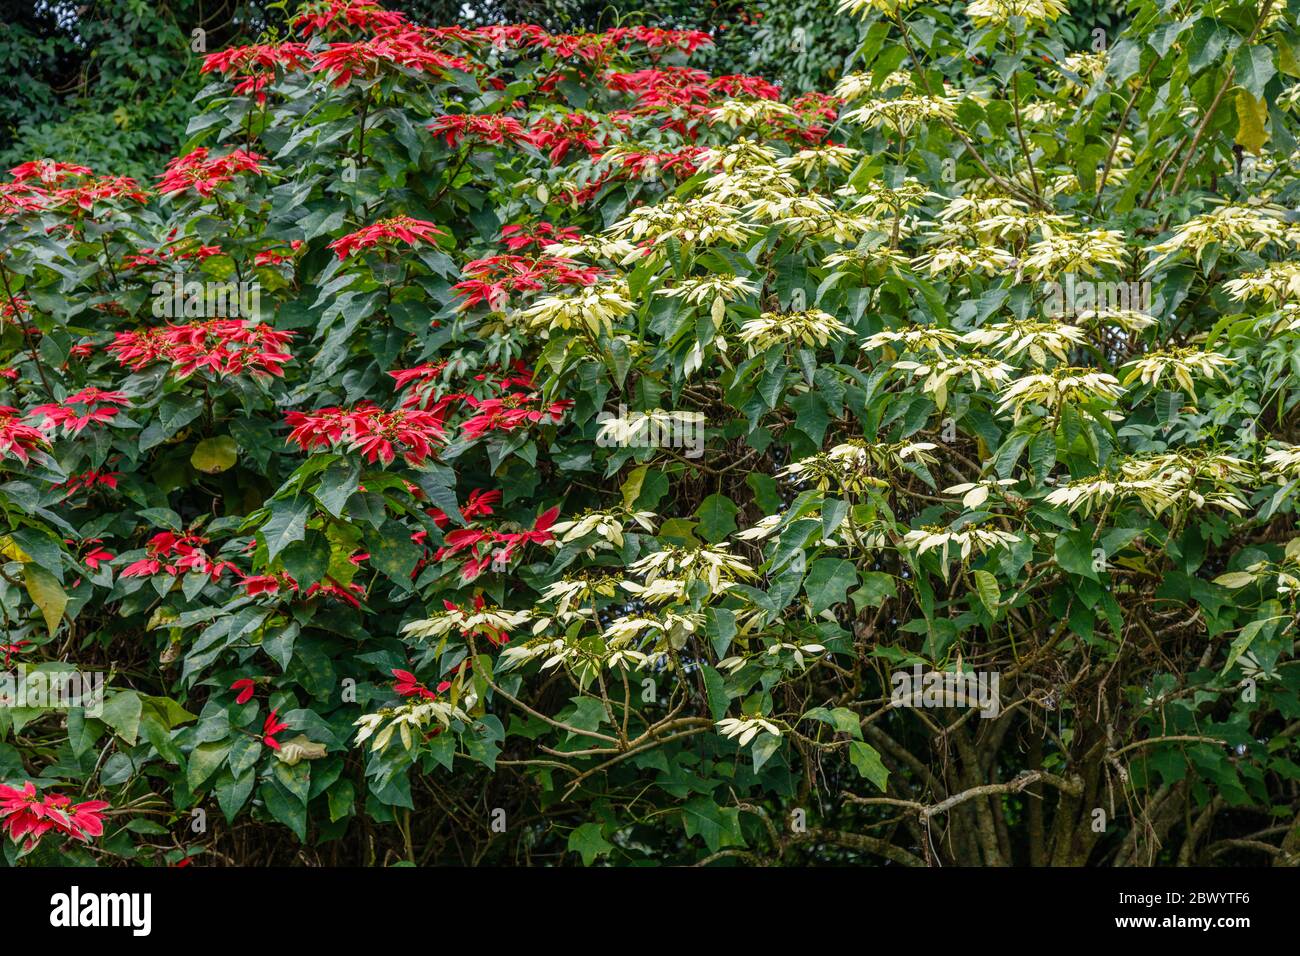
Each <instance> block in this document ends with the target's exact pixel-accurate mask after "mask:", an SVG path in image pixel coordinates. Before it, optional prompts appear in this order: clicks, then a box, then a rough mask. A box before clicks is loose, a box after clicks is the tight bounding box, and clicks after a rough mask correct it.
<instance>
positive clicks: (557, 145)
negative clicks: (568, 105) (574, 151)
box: [526, 113, 605, 166]
mask: <svg viewBox="0 0 1300 956" xmlns="http://www.w3.org/2000/svg"><path fill="white" fill-rule="evenodd" d="M596 129H597V123H596V121H595V120H594V119H592V118H591V117H590V116H584V115H583V114H581V113H568V114H566V115H563V116H542V117H538V119H536V120H535V121H534V122H533V123H532V125H531V126H529V127H528V135H527V137H526V140H527V142H529V143H531V144H532V145H533V146H535V147H536V148H537V149H539V150H544V151H545V152H546V153H547V156H548V158H549V159H550V160H551V165H552V166H555V165H558V164H559V163H560V162H562V161H563V159H564V157H565V156H567V155H568V152H569V149H570V147H573V146H581V147H582V148H583V149H585V150H586V151H587V154H588V156H597V155H599V154H600V152H601V151H602V150H603V149H604V148H605V144H604V141H603V140H601V139H599V138H598V137H597V136H595V135H594V134H595V132H596Z"/></svg>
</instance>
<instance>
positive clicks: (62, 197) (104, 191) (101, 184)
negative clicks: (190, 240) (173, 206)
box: [44, 176, 149, 215]
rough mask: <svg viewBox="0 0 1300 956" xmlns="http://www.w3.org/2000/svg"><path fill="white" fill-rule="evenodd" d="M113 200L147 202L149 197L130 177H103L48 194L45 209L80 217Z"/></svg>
mask: <svg viewBox="0 0 1300 956" xmlns="http://www.w3.org/2000/svg"><path fill="white" fill-rule="evenodd" d="M113 199H130V200H133V201H135V202H147V201H148V199H149V196H148V194H147V193H145V191H144V190H143V189H141V188H140V186H139V184H138V183H136V181H135V180H134V179H132V178H131V177H130V176H101V177H99V178H98V179H92V180H90V181H88V182H84V183H77V184H76V185H74V186H68V187H66V188H63V189H56V190H54V191H53V192H51V193H48V194H47V195H46V197H45V202H44V208H45V209H47V210H49V211H51V212H65V213H71V214H73V215H79V214H81V213H83V212H90V211H91V210H93V209H94V207H95V203H99V202H106V201H109V200H113Z"/></svg>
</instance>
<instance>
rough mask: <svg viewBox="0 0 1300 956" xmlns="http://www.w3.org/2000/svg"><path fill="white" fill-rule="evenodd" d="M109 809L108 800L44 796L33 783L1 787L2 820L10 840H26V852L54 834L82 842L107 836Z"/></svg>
mask: <svg viewBox="0 0 1300 956" xmlns="http://www.w3.org/2000/svg"><path fill="white" fill-rule="evenodd" d="M108 808H109V804H108V803H107V802H106V801H104V800H85V801H82V802H81V803H73V802H72V798H71V797H67V796H64V795H63V794H59V793H48V794H45V795H44V796H42V795H41V794H40V791H38V790H37V789H36V785H35V784H34V783H32V782H31V781H30V780H28V781H26V782H25V783H24V784H23V787H22V789H21V790H19V789H17V788H15V787H10V786H6V785H4V784H0V821H3V824H2V825H3V828H4V830H5V832H6V833H8V834H9V839H10V840H12V841H13V842H14V843H19V842H20V841H26V842H25V843H24V844H23V850H24V852H27V851H30V850H32V849H34V848H35V847H36V844H38V843H40V841H41V838H42V837H43V836H45V834H47V833H49V832H51V831H53V832H55V833H59V834H62V835H63V836H66V837H70V838H72V839H73V840H76V841H78V842H80V843H89V842H90V841H91V840H92V839H94V838H95V837H99V836H103V834H104V811H105V810H107V809H108Z"/></svg>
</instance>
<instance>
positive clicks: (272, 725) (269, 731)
mask: <svg viewBox="0 0 1300 956" xmlns="http://www.w3.org/2000/svg"><path fill="white" fill-rule="evenodd" d="M288 729H289V725H288V724H286V723H283V722H282V721H279V720H277V719H276V711H274V710H273V711H271V712H270V713H269V714H267V715H266V720H264V721H263V722H262V743H264V744H266V745H267V746H268V747H270V748H271V749H272V750H279V749H280V741H278V740H276V739H275V735H276V734H278V733H279V732H280V731H282V730H288Z"/></svg>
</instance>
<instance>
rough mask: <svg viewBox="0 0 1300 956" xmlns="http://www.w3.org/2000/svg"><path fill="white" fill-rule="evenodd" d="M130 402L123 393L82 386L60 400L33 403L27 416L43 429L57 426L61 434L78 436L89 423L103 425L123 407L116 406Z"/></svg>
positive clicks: (46, 429)
mask: <svg viewBox="0 0 1300 956" xmlns="http://www.w3.org/2000/svg"><path fill="white" fill-rule="evenodd" d="M130 404H131V400H130V399H129V398H127V397H126V395H125V394H124V393H122V392H105V391H103V390H102V389H98V388H83V389H82V390H81V391H79V392H77V393H75V394H73V395H69V396H68V397H67V398H66V399H64V400H63V401H62V402H51V403H49V404H46V405H36V406H34V407H33V408H31V409H30V410H28V412H27V415H28V417H33V418H37V419H39V421H38V422H37V423H36V427H37V428H39V429H40V430H41V431H42V432H49V431H52V430H54V429H59V430H60V431H62V432H63V434H64V435H78V434H80V433H81V431H82V429H84V428H85V427H86V426H87V425H89V424H90V423H91V422H95V423H96V424H100V425H103V424H106V423H108V422H110V421H112V420H113V419H114V418H116V417H117V414H118V413H119V412H120V411H121V410H122V409H121V407H119V406H125V405H130Z"/></svg>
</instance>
